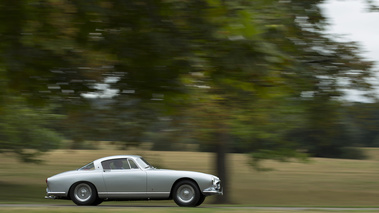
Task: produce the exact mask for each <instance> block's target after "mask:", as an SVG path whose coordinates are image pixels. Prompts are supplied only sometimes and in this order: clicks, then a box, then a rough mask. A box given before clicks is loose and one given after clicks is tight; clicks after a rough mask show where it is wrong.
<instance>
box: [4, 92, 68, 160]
mask: <svg viewBox="0 0 379 213" xmlns="http://www.w3.org/2000/svg"><path fill="white" fill-rule="evenodd" d="M6 103H7V104H5V105H4V104H2V107H1V108H0V153H15V154H16V155H17V157H19V158H20V159H21V160H22V161H24V162H38V159H37V158H36V157H37V156H38V155H39V154H41V152H45V151H48V150H51V149H55V148H58V147H59V143H60V141H61V140H62V138H61V136H60V135H59V134H58V133H56V132H55V131H54V130H53V129H52V128H51V126H52V125H54V124H56V121H57V120H58V119H62V116H59V115H56V114H53V113H52V109H51V108H50V107H43V108H33V107H30V106H28V105H27V104H26V102H25V100H23V99H21V98H14V97H12V98H6Z"/></svg>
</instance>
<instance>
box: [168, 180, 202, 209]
mask: <svg viewBox="0 0 379 213" xmlns="http://www.w3.org/2000/svg"><path fill="white" fill-rule="evenodd" d="M202 196H203V195H202V194H201V192H200V190H199V187H198V186H197V184H196V183H194V182H193V181H190V180H183V181H180V182H178V183H177V184H175V186H174V188H173V199H174V201H175V203H176V204H177V205H178V206H181V207H196V206H198V203H199V201H200V199H202ZM203 201H204V200H203ZM200 204H201V203H200ZM200 204H199V205H200Z"/></svg>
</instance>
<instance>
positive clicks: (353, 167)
mask: <svg viewBox="0 0 379 213" xmlns="http://www.w3.org/2000/svg"><path fill="white" fill-rule="evenodd" d="M365 151H366V152H367V154H368V155H369V156H370V159H368V160H341V159H321V158H312V159H310V162H309V163H298V162H290V163H279V162H273V161H267V162H265V163H264V166H266V167H270V168H273V169H274V170H273V171H268V172H258V171H255V170H254V169H252V168H251V167H250V166H249V165H248V158H247V156H246V155H243V154H230V155H229V158H228V159H227V162H228V168H229V171H230V188H231V191H230V192H229V193H230V195H231V198H232V201H233V203H234V204H236V205H243V206H368V207H369V206H379V203H378V198H379V178H378V177H379V149H365ZM117 154H140V155H143V156H144V157H145V158H146V159H147V160H148V161H149V162H150V163H151V164H153V165H156V166H158V167H159V168H168V169H181V170H192V171H200V172H206V173H214V169H213V167H212V165H213V154H212V153H197V152H154V151H138V150H129V151H116V150H77V151H72V150H55V151H52V152H49V153H47V154H46V155H44V156H43V159H44V161H45V162H44V163H43V164H40V165H36V164H25V163H21V162H19V161H17V160H15V159H14V158H11V157H10V156H7V155H0V203H49V204H58V205H59V204H63V205H65V204H72V203H71V202H70V201H62V200H44V199H43V198H44V196H45V179H46V178H47V177H49V176H52V175H54V174H57V173H59V172H62V171H67V170H73V169H76V168H78V167H80V166H82V165H84V164H86V163H88V162H90V161H92V160H94V159H97V158H100V157H103V156H108V155H117ZM154 202H156V201H153V202H139V203H138V204H139V205H145V204H146V205H156V204H157V205H168V206H172V207H174V206H175V204H174V203H173V202H172V201H157V202H158V203H154ZM211 202H212V199H207V200H206V202H205V204H204V205H205V206H206V205H210V203H211ZM108 204H112V205H114V204H116V205H117V204H121V205H134V203H132V202H113V203H112V202H109V203H105V205H108ZM211 206H212V205H211ZM103 208H106V206H104V207H103ZM15 209H18V210H20V208H2V209H0V211H3V212H4V211H7V212H16V211H14V210H15ZM29 209H30V208H29ZM32 209H33V208H32ZM36 209H37V210H36V212H37V211H38V212H48V211H45V210H41V209H39V208H36ZM50 210H54V211H51V212H60V211H59V208H54V209H50ZM80 210H81V211H80V212H87V209H85V208H81V209H80ZM96 211H97V210H96ZM96 211H94V209H88V212H96ZM109 211H110V212H118V209H115V208H114V209H110V210H109ZM143 211H145V210H141V211H140V210H139V209H135V211H134V210H133V212H143ZM159 211H160V209H158V212H159ZM163 211H164V212H167V209H166V210H165V209H164V208H163V209H162V212H163ZM183 211H184V212H186V210H185V209H183V208H171V209H169V211H168V212H183ZM196 211H198V212H203V211H205V210H204V209H201V208H199V209H196ZM70 212H76V209H75V210H74V209H73V211H70ZM107 212H108V210H107ZM206 212H247V211H245V210H243V209H237V210H233V209H227V210H225V209H215V210H214V211H209V210H207V211H206ZM254 212H284V211H280V210H277V211H274V210H273V211H269V210H262V211H254ZM306 212H311V211H306ZM318 212H319V211H318Z"/></svg>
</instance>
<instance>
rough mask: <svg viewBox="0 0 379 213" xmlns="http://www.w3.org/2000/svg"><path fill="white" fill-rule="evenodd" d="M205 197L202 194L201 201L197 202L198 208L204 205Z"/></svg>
mask: <svg viewBox="0 0 379 213" xmlns="http://www.w3.org/2000/svg"><path fill="white" fill-rule="evenodd" d="M205 197H206V196H205V195H203V194H201V197H200V199H199V201H197V203H196V206H200V205H201V204H203V202H204V200H205Z"/></svg>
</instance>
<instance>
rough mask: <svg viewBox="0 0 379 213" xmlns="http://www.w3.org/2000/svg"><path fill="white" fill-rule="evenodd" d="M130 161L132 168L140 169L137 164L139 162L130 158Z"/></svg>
mask: <svg viewBox="0 0 379 213" xmlns="http://www.w3.org/2000/svg"><path fill="white" fill-rule="evenodd" d="M128 162H129V165H130V168H132V169H139V168H138V166H137V164H136V163H135V162H134V161H133V160H131V159H128Z"/></svg>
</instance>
